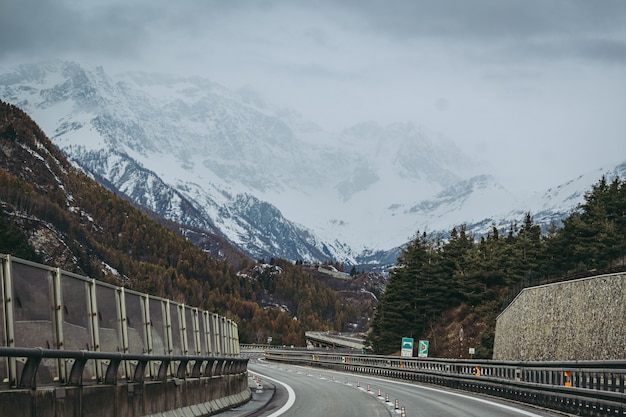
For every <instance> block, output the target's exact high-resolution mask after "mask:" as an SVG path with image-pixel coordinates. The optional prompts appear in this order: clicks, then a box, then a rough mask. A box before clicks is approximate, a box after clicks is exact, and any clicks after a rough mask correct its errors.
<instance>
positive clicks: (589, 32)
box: [0, 0, 626, 180]
mask: <svg viewBox="0 0 626 417" xmlns="http://www.w3.org/2000/svg"><path fill="white" fill-rule="evenodd" d="M624 22H626V1H623V0H602V1H589V0H507V1H505V0H471V1H469V0H437V1H431V0H394V1H381V0H342V1H335V0H309V1H304V0H302V1H296V0H293V1H292V0H283V1H278V0H265V1H237V0H228V1H223V0H184V1H180V2H172V1H165V0H133V1H128V0H100V1H98V0H82V1H76V0H0V65H2V66H7V65H13V64H19V63H22V61H27V60H28V61H33V60H43V59H49V58H69V59H75V60H77V61H79V62H81V61H83V60H86V61H88V62H91V63H94V64H97V65H103V66H104V67H105V69H106V70H109V71H110V70H114V71H124V70H127V69H143V70H148V71H154V72H178V73H181V74H186V75H200V76H203V77H207V78H210V79H212V80H213V81H216V82H218V83H221V84H224V85H226V86H227V87H231V88H239V87H241V86H243V85H250V86H252V87H253V88H256V89H258V90H259V91H260V92H261V93H262V95H264V96H265V97H266V98H268V99H269V101H273V102H275V103H277V104H279V105H283V106H288V107H293V108H295V109H297V110H299V111H300V112H302V113H303V114H304V115H305V117H307V118H311V119H313V120H315V121H318V122H320V123H322V124H326V125H328V126H332V127H346V126H347V125H349V124H351V123H356V122H358V121H362V120H367V119H374V120H378V121H380V122H381V123H387V122H394V121H405V120H411V121H414V122H415V123H417V124H422V125H426V126H427V127H429V128H430V129H431V130H432V131H435V132H437V133H441V134H442V135H443V136H445V137H447V138H450V139H452V140H454V141H456V142H457V143H460V144H461V145H462V146H463V147H464V148H465V149H467V150H472V149H474V150H476V151H477V152H480V153H481V154H482V155H483V156H484V157H485V158H486V159H490V160H492V161H494V163H495V164H496V165H499V166H500V169H501V170H502V171H503V172H510V173H511V174H510V175H511V177H512V178H514V179H518V180H519V178H521V176H520V174H519V172H518V171H517V170H516V169H515V167H516V166H518V168H519V169H520V170H522V169H524V168H525V165H524V159H525V158H532V157H534V155H537V154H539V155H551V156H554V157H551V158H550V159H549V160H546V164H545V168H543V166H542V169H544V170H543V171H541V170H539V168H537V171H538V172H537V176H538V177H540V176H542V178H545V177H546V176H548V175H561V176H566V175H568V172H572V171H574V170H578V168H577V167H576V166H575V162H573V161H582V160H583V157H587V158H588V156H589V155H594V157H595V158H596V159H597V160H598V161H600V160H601V159H604V160H607V159H608V158H609V157H615V155H626V145H624V143H626V141H624V140H623V132H624V131H626V122H625V121H624V120H626V117H623V116H624V115H623V109H624V108H626V91H625V88H624V71H625V68H624V65H626V25H624ZM571 143H576V144H577V146H575V147H573V146H570V145H569V144H571ZM522 144H523V145H522ZM600 144H603V145H600ZM598 146H602V148H603V149H611V151H610V152H600V151H598ZM502 149H508V150H509V154H505V153H503V151H502ZM512 149H513V150H514V151H511V150H512ZM511 153H512V154H513V155H515V158H511V157H510V155H511ZM556 159H562V160H563V161H565V160H568V161H569V164H565V163H564V162H562V161H556ZM598 163H600V162H598ZM551 165H555V166H556V165H558V168H554V167H553V168H550V166H551ZM550 169H551V171H545V170H550ZM540 171H541V172H540ZM546 172H548V173H546Z"/></svg>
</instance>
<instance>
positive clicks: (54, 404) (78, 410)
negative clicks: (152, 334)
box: [0, 373, 251, 417]
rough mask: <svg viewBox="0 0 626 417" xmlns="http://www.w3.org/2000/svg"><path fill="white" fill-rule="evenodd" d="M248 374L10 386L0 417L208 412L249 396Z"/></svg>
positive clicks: (0, 396) (135, 416) (0, 398)
mask: <svg viewBox="0 0 626 417" xmlns="http://www.w3.org/2000/svg"><path fill="white" fill-rule="evenodd" d="M250 396H251V393H250V390H249V389H248V379H247V374H246V373H242V374H239V375H227V376H222V377H213V378H199V379H190V380H170V381H167V382H155V381H151V382H146V383H144V384H132V383H129V384H118V385H92V386H83V387H67V386H65V387H43V388H38V389H36V390H30V389H12V390H9V391H4V392H2V393H0V416H12V417H32V416H37V417H72V416H82V417H143V416H181V415H184V416H196V417H198V416H208V415H212V414H215V413H217V412H219V411H222V410H226V409H228V408H232V407H234V406H237V405H239V404H242V403H244V402H246V401H248V400H249V399H250Z"/></svg>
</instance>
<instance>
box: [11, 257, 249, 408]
mask: <svg viewBox="0 0 626 417" xmlns="http://www.w3.org/2000/svg"><path fill="white" fill-rule="evenodd" d="M0 263H1V265H0V293H1V295H2V298H1V303H2V304H1V306H0V323H1V325H0V415H5V414H4V413H3V412H2V410H3V408H2V407H4V406H7V407H11V403H12V402H14V401H15V399H16V398H21V397H20V396H21V395H22V394H23V395H25V396H28V397H29V398H30V399H29V400H28V401H31V406H28V407H26V408H25V410H28V413H26V411H24V412H25V413H26V414H24V415H28V416H31V415H38V414H40V413H37V412H35V414H30V410H31V409H32V410H35V409H36V407H38V405H37V404H39V401H40V400H39V397H41V396H42V395H43V396H45V395H48V394H49V393H50V392H53V393H54V394H53V400H54V401H52V402H50V403H49V404H48V405H47V406H42V407H43V409H47V408H46V407H48V408H49V407H55V409H56V408H58V407H59V406H58V401H63V402H64V403H65V404H72V405H71V407H72V409H73V410H74V409H75V407H85V405H86V404H87V403H85V399H84V397H85V396H86V395H87V392H89V393H97V394H93V395H95V397H96V398H97V399H98V401H96V402H94V403H92V404H91V406H92V408H96V409H98V408H99V409H103V410H107V411H111V407H112V406H116V407H118V406H119V407H124V404H126V405H127V398H126V397H129V393H131V392H132V397H133V398H134V402H133V404H134V406H133V407H135V408H136V410H135V412H133V413H130V412H126V411H128V410H125V409H123V410H122V411H121V412H115V413H109V414H107V413H101V414H94V413H95V412H97V410H96V411H92V412H90V413H87V412H85V411H81V412H80V413H79V414H72V413H61V414H59V413H56V414H45V413H44V414H42V415H55V416H62V415H84V416H87V415H89V416H91V415H94V416H100V415H102V416H105V415H106V416H142V415H148V414H150V413H143V411H142V410H153V411H154V412H155V413H157V412H165V411H167V410H171V409H177V408H180V406H182V405H184V406H190V405H191V404H203V403H205V402H207V401H208V400H206V399H211V400H216V401H219V406H220V407H219V409H223V408H226V407H227V406H228V405H232V403H233V402H237V401H239V400H240V399H242V398H243V397H245V396H246V395H249V391H248V389H247V381H246V366H247V359H241V358H239V355H240V350H239V337H238V332H237V325H236V323H235V322H233V321H232V320H229V319H227V318H225V317H221V316H218V315H217V314H214V313H210V312H207V311H203V310H200V309H198V308H195V307H190V306H186V305H184V304H179V303H175V302H172V301H170V300H167V299H163V298H159V297H154V296H151V295H148V294H143V293H139V292H135V291H131V290H128V289H126V288H122V287H117V286H114V285H110V284H107V283H104V282H100V281H96V280H95V279H91V278H87V277H83V276H80V275H77V274H73V273H70V272H67V271H63V270H61V269H59V268H52V267H48V266H44V265H41V264H36V263H33V262H29V261H25V260H22V259H18V258H15V257H12V256H10V255H0ZM121 385H124V386H125V387H126V388H124V389H128V390H129V391H128V392H126V393H125V395H121V396H120V394H119V392H118V391H119V387H120V386H121ZM166 387H169V388H173V387H178V388H176V389H166ZM76 388H78V392H80V394H75V395H76V398H75V399H76V401H78V403H76V404H74V403H72V401H74V400H70V399H69V396H68V394H67V393H69V392H76ZM97 388H99V389H97ZM20 390H27V392H23V393H20V392H19V391H20ZM51 390H52V391H51ZM181 390H182V391H181ZM150 392H152V393H154V392H160V394H159V395H156V394H154V395H147V393H150ZM177 392H178V393H179V394H180V395H179V396H178V397H177V396H176V395H177V394H176V393H177ZM181 392H182V393H184V395H183V394H181ZM27 394H28V395H27ZM54 395H56V397H54ZM139 395H141V397H139ZM172 395H174V397H171V396H172ZM181 395H182V397H181ZM170 397H171V398H170ZM183 397H184V398H183ZM228 398H230V400H228ZM20 401H27V400H26V399H25V398H23V399H20ZM194 401H195V402H194ZM51 404H52V405H51ZM77 404H78V405H77ZM93 404H101V406H99V407H93ZM141 404H144V405H145V406H144V405H141ZM140 405H141V406H140ZM217 405H218V403H215V404H213V405H211V408H215V407H216V406H217ZM67 407H70V405H67ZM155 407H156V408H155ZM162 407H168V408H162ZM172 407H173V408H172ZM207 407H208V406H207ZM9 409H11V410H12V408H9ZM81 410H84V408H81ZM213 411H215V410H213ZM142 413H143V414H142ZM6 415H19V414H15V413H12V414H6Z"/></svg>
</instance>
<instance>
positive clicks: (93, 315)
mask: <svg viewBox="0 0 626 417" xmlns="http://www.w3.org/2000/svg"><path fill="white" fill-rule="evenodd" d="M88 288H89V290H88V292H89V294H88V299H87V301H88V303H87V308H88V309H89V324H90V326H91V328H90V334H91V341H92V349H93V351H94V352H100V322H99V320H98V303H97V301H96V300H97V298H96V280H95V279H91V280H90V281H89V286H88ZM93 362H94V368H95V375H96V381H102V361H101V360H100V359H95V360H94V361H93Z"/></svg>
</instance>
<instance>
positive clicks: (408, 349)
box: [400, 337, 413, 357]
mask: <svg viewBox="0 0 626 417" xmlns="http://www.w3.org/2000/svg"><path fill="white" fill-rule="evenodd" d="M400 355H401V356H408V357H411V356H413V338H411V337H403V338H402V350H401V353H400Z"/></svg>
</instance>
